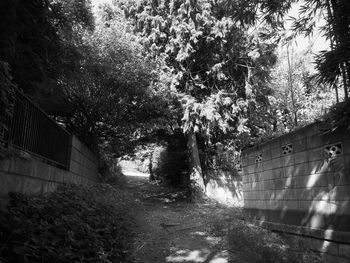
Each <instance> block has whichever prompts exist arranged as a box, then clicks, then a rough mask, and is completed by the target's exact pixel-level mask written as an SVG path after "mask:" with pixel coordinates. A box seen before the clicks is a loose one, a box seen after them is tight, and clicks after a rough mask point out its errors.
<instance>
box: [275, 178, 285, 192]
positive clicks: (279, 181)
mask: <svg viewBox="0 0 350 263" xmlns="http://www.w3.org/2000/svg"><path fill="white" fill-rule="evenodd" d="M272 182H273V189H275V190H279V189H283V188H284V180H283V179H276V180H273V181H272Z"/></svg>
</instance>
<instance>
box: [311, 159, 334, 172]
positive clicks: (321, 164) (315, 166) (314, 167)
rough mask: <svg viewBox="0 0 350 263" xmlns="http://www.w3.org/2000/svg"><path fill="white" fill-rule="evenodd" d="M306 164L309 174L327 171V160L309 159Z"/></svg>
mask: <svg viewBox="0 0 350 263" xmlns="http://www.w3.org/2000/svg"><path fill="white" fill-rule="evenodd" d="M308 165H309V171H310V174H315V173H327V172H329V169H328V161H327V160H318V161H310V162H309V163H308Z"/></svg>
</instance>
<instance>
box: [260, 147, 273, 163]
mask: <svg viewBox="0 0 350 263" xmlns="http://www.w3.org/2000/svg"><path fill="white" fill-rule="evenodd" d="M262 156H263V160H266V161H267V160H270V159H271V158H272V157H271V156H272V153H271V149H270V148H268V149H264V150H263V152H262Z"/></svg>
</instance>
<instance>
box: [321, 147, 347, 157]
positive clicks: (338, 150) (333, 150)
mask: <svg viewBox="0 0 350 263" xmlns="http://www.w3.org/2000/svg"><path fill="white" fill-rule="evenodd" d="M324 152H325V155H326V157H327V158H329V159H334V158H336V157H338V156H339V155H341V154H342V153H343V150H342V145H341V143H338V144H333V145H328V146H325V147H324Z"/></svg>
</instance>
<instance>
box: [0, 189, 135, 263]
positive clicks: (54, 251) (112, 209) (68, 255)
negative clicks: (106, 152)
mask: <svg viewBox="0 0 350 263" xmlns="http://www.w3.org/2000/svg"><path fill="white" fill-rule="evenodd" d="M131 202H132V199H131V198H130V197H129V196H128V194H127V193H126V192H124V191H123V190H122V189H116V188H113V187H112V186H110V185H108V184H101V185H97V186H93V187H80V186H63V187H61V188H59V189H58V190H57V191H56V192H54V193H49V194H46V195H44V196H25V195H21V194H11V195H10V202H9V206H8V211H7V212H5V213H4V214H2V215H0V262H1V263H7V262H19V263H21V262H23V263H24V262H34V263H35V262H51V263H56V262H57V263H61V262H106V263H109V262H129V261H130V259H129V258H128V250H129V249H130V244H131V243H132V239H133V234H132V227H133V223H132V217H131V215H130V214H129V213H128V209H127V208H128V207H130V205H131Z"/></svg>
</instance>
